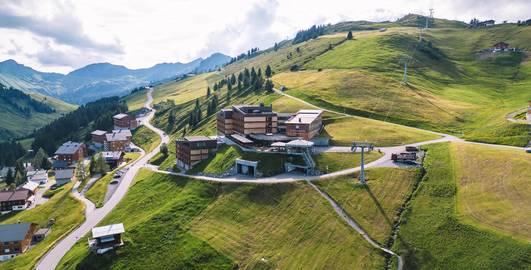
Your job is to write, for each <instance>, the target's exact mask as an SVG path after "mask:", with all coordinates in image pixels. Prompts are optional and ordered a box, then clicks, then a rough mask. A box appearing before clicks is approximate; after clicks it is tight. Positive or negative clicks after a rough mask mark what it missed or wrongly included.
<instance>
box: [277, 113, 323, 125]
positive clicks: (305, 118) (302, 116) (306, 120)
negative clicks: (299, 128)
mask: <svg viewBox="0 0 531 270" xmlns="http://www.w3.org/2000/svg"><path fill="white" fill-rule="evenodd" d="M322 113H323V111H321V110H300V111H298V112H297V114H296V115H295V116H293V118H291V119H289V120H288V121H286V124H310V123H311V122H313V121H315V119H317V118H318V117H319V116H321V114H322Z"/></svg>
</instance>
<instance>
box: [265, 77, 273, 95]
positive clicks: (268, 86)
mask: <svg viewBox="0 0 531 270" xmlns="http://www.w3.org/2000/svg"><path fill="white" fill-rule="evenodd" d="M273 86H274V85H273V82H272V81H271V80H270V79H267V80H266V82H265V86H264V88H265V90H266V91H267V92H269V93H271V92H273Z"/></svg>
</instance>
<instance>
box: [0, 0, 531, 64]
mask: <svg viewBox="0 0 531 270" xmlns="http://www.w3.org/2000/svg"><path fill="white" fill-rule="evenodd" d="M429 8H435V15H436V17H442V18H448V19H458V20H463V21H469V20H470V19H471V18H473V17H477V18H479V19H487V18H489V19H490V18H492V19H495V20H497V21H503V20H509V21H516V20H518V19H529V18H528V17H529V14H531V3H530V2H529V0H506V1H503V2H500V1H494V0H477V1H467V0H447V1H433V0H430V1H425V0H395V1H393V0H372V1H358V0H356V1H353V0H348V1H346V0H327V1H322V0H307V1H303V2H301V1H298V0H248V1H246V0H227V1H214V0H202V1H192V0H151V1H149V2H148V1H129V0H107V1H72V0H61V1H55V0H2V1H1V3H0V60H5V59H7V58H14V59H15V60H17V61H19V62H22V63H24V64H26V65H30V66H32V67H35V68H37V69H41V70H48V71H62V72H66V71H69V70H71V69H73V68H78V67H81V66H83V65H86V64H90V63H92V62H94V61H105V62H112V63H116V64H122V65H126V66H128V67H133V68H138V67H147V66H151V65H154V64H156V63H159V62H175V61H190V60H193V59H194V58H196V57H206V56H208V55H209V54H211V53H214V52H217V51H221V52H224V53H228V54H231V55H236V54H238V53H240V52H242V51H245V50H247V49H249V48H251V47H260V48H261V49H265V48H266V47H268V46H271V44H273V43H274V42H275V41H279V40H281V39H284V38H286V37H292V36H293V35H294V34H295V32H296V31H297V30H299V29H302V28H307V27H309V26H311V25H312V24H317V23H335V22H339V21H344V20H377V21H381V20H395V19H397V18H399V17H401V16H403V15H405V14H408V13H420V14H427V13H428V9H429Z"/></svg>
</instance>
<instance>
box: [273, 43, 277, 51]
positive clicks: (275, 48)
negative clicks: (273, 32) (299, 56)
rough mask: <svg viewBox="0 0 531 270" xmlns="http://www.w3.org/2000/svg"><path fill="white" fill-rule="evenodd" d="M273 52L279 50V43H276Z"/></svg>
mask: <svg viewBox="0 0 531 270" xmlns="http://www.w3.org/2000/svg"><path fill="white" fill-rule="evenodd" d="M273 50H275V52H276V51H277V50H278V43H276V42H275V46H274V47H273Z"/></svg>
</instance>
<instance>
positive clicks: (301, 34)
mask: <svg viewBox="0 0 531 270" xmlns="http://www.w3.org/2000/svg"><path fill="white" fill-rule="evenodd" d="M325 30H326V26H325V25H313V26H312V27H310V28H308V29H304V30H300V31H298V32H297V34H296V35H295V38H294V39H293V44H297V43H301V42H304V41H307V40H310V39H314V38H317V37H319V36H322V35H324V34H325Z"/></svg>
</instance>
